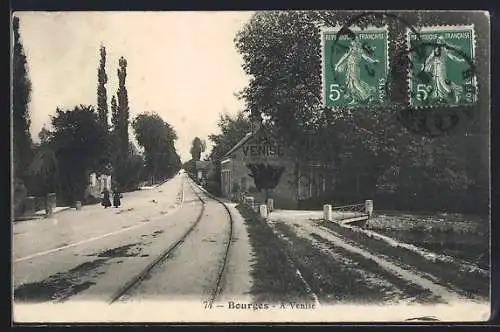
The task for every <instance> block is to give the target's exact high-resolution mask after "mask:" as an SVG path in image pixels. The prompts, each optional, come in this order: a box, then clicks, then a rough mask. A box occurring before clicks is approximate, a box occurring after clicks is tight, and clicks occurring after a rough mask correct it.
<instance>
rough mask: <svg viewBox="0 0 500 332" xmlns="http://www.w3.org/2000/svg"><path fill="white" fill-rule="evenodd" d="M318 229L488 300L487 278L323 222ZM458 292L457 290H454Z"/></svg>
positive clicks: (488, 287) (465, 293)
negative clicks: (337, 235) (324, 228)
mask: <svg viewBox="0 0 500 332" xmlns="http://www.w3.org/2000/svg"><path fill="white" fill-rule="evenodd" d="M321 225H322V226H325V227H326V228H329V229H331V230H332V231H334V232H336V233H338V234H340V235H342V236H343V237H345V238H347V239H349V240H352V241H354V242H356V243H358V244H360V245H362V246H363V247H364V248H369V250H370V251H372V252H377V253H380V254H383V255H385V256H388V257H390V258H393V259H395V261H396V262H397V263H399V264H402V265H405V266H407V265H408V264H411V265H412V266H414V267H415V268H416V269H418V270H419V271H422V272H424V273H428V274H430V275H432V276H434V277H436V278H437V279H439V280H441V283H442V284H443V285H444V286H448V287H451V288H452V289H454V290H456V291H460V293H461V294H462V295H464V296H467V297H469V298H474V297H477V296H480V297H489V292H490V278H489V277H486V276H481V275H477V274H474V275H473V276H472V275H471V274H470V273H467V272H465V271H461V270H460V269H458V268H457V267H456V266H453V265H451V264H447V263H443V262H439V261H437V262H432V261H429V260H427V259H425V258H424V257H422V256H420V255H418V254H417V253H414V252H412V251H410V250H408V249H406V248H401V247H393V246H391V245H390V244H388V243H386V242H384V241H382V240H379V239H375V238H372V237H370V236H368V235H366V234H364V233H362V232H355V231H352V230H350V229H348V228H344V227H342V226H339V225H337V224H335V223H333V222H323V223H321ZM457 288H458V289H457Z"/></svg>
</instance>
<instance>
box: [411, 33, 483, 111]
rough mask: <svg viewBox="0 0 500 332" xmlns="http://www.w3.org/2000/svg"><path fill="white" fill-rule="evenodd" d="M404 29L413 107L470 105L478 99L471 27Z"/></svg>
mask: <svg viewBox="0 0 500 332" xmlns="http://www.w3.org/2000/svg"><path fill="white" fill-rule="evenodd" d="M416 32H417V33H415V32H412V31H411V30H408V31H407V42H408V47H409V57H410V64H411V66H410V68H409V78H408V81H409V102H410V106H412V107H416V108H418V107H435V106H459V105H471V104H473V103H475V101H476V99H477V85H476V77H475V75H474V72H473V70H472V67H473V61H474V46H475V44H474V27H473V26H472V25H470V26H469V25H461V26H435V27H422V28H419V29H418V28H417V31H416Z"/></svg>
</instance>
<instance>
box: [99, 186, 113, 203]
mask: <svg viewBox="0 0 500 332" xmlns="http://www.w3.org/2000/svg"><path fill="white" fill-rule="evenodd" d="M101 194H102V206H104V208H108V207H110V206H111V200H110V199H109V191H108V188H104V190H103V192H102V193H101Z"/></svg>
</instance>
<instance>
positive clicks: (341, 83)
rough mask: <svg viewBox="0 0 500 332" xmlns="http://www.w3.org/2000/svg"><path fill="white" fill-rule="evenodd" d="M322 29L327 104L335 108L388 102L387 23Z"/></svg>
mask: <svg viewBox="0 0 500 332" xmlns="http://www.w3.org/2000/svg"><path fill="white" fill-rule="evenodd" d="M340 29H341V28H328V29H324V30H322V31H321V51H322V53H323V54H322V64H323V66H322V67H323V68H322V69H323V72H322V78H323V89H322V95H323V104H324V105H325V106H326V107H332V108H351V107H358V106H360V105H363V106H369V105H377V104H378V105H380V104H383V103H385V102H386V100H387V93H386V80H387V73H388V70H389V67H388V65H389V61H388V45H389V44H388V32H387V31H388V30H387V27H382V28H375V27H371V28H370V27H368V28H365V29H359V28H354V27H351V28H349V31H350V32H351V33H349V34H344V33H342V34H340V33H339V31H340Z"/></svg>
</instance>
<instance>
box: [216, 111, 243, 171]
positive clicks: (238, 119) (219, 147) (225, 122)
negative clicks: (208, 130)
mask: <svg viewBox="0 0 500 332" xmlns="http://www.w3.org/2000/svg"><path fill="white" fill-rule="evenodd" d="M217 126H218V127H219V131H220V133H219V134H211V135H209V136H208V139H209V140H210V141H212V143H213V148H212V151H211V152H210V155H209V160H212V161H214V162H216V161H219V160H220V159H221V158H222V157H223V156H224V154H226V153H227V152H228V151H229V150H230V149H231V148H232V147H233V146H234V145H236V143H238V142H239V141H240V140H241V139H242V138H243V137H245V135H246V134H247V133H248V132H250V129H251V123H250V120H249V119H248V118H247V117H246V116H245V114H244V112H242V111H240V112H238V113H237V114H236V115H235V116H230V115H228V114H221V116H220V118H219V122H218V124H217Z"/></svg>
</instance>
